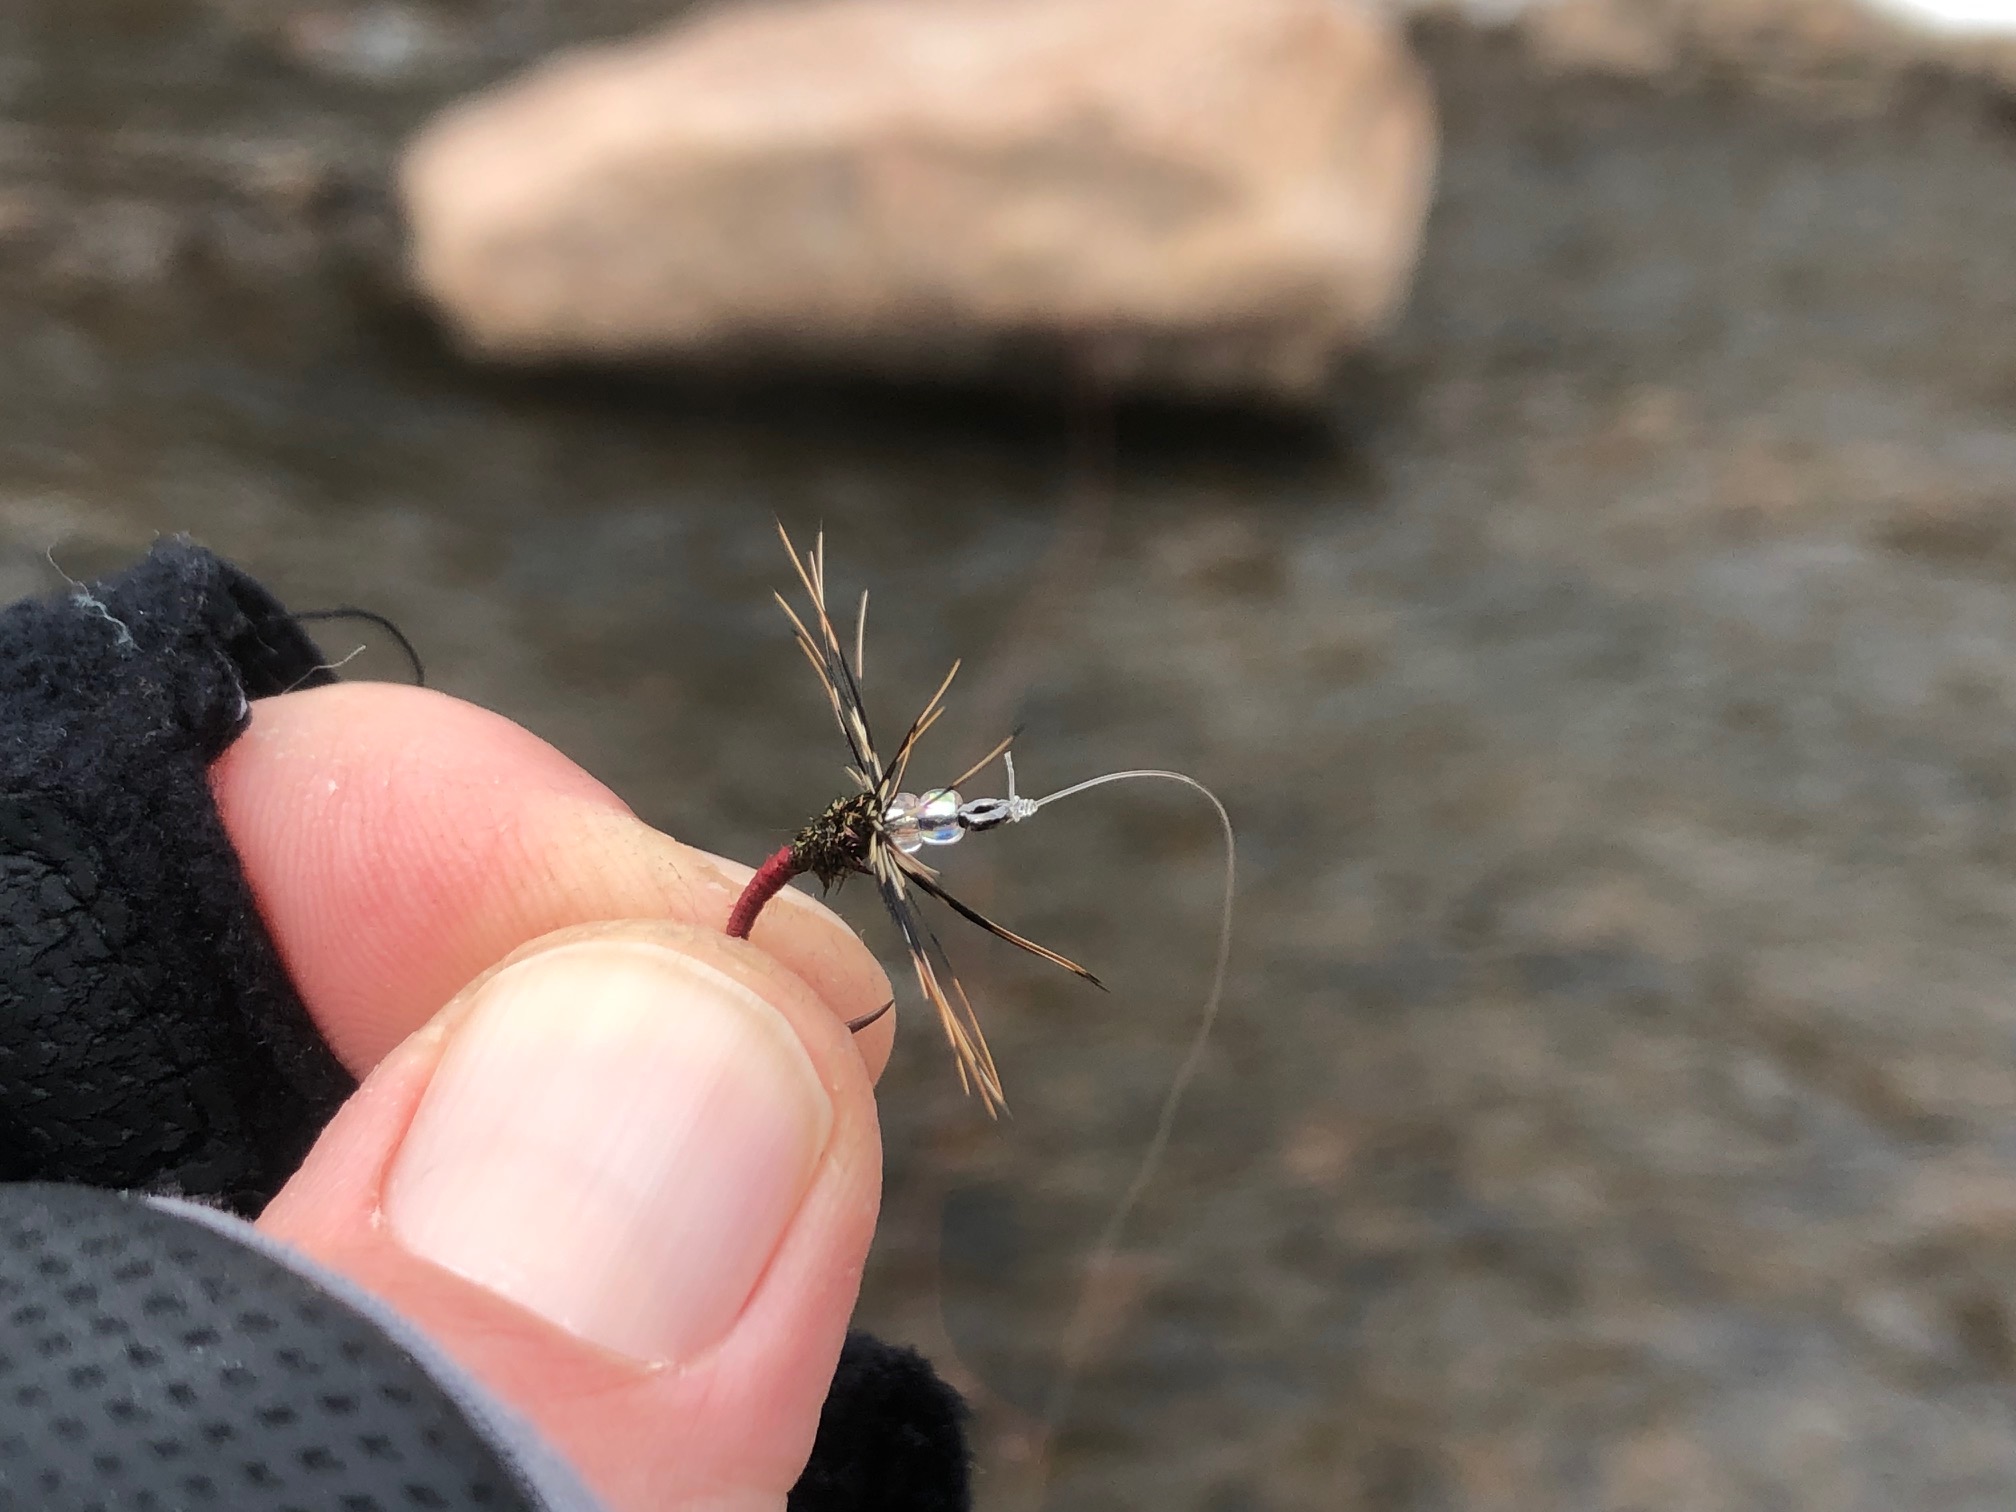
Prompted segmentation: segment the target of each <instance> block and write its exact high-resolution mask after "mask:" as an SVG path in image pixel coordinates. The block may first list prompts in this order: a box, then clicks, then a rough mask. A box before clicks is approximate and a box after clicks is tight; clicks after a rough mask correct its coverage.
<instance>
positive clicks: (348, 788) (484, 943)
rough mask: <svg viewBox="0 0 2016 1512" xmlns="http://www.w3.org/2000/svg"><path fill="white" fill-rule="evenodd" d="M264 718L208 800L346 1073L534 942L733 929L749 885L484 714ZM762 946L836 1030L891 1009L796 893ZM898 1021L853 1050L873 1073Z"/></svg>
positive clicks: (542, 746) (874, 978) (269, 709)
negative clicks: (631, 929)
mask: <svg viewBox="0 0 2016 1512" xmlns="http://www.w3.org/2000/svg"><path fill="white" fill-rule="evenodd" d="M252 708H253V714H252V723H251V726H250V728H249V729H247V730H246V732H245V733H244V734H243V735H241V736H240V737H239V739H238V740H237V742H236V743H235V744H233V745H232V746H231V748H230V749H229V750H228V751H226V752H225V754H224V755H223V757H222V758H220V759H219V760H218V762H217V763H216V764H215V766H213V767H212V769H211V786H212V790H213V792H214V793H215V795H216V799H217V806H218V810H219V812H220V813H221V814H222V816H223V819H224V826H225V828H226V830H227V831H228V832H229V833H230V836H231V841H232V844H233V845H234V846H235V847H236V849H237V852H238V855H239V858H240V861H241V862H242V864H243V866H244V869H245V875H246V877H247V879H248V881H249V882H250V883H251V886H252V891H253V894H254V896H255V897H256V898H257V899H258V902H259V908H260V912H261V914H262V915H263V916H264V917H265V920H266V924H267V927H268V929H269V931H270V932H271V933H272V936H273V939H274V942H275V944H276V945H277V946H278V947H279V950H280V955H281V959H282V960H283V961H284V962H285V964H286V966H287V969H288V972H289V974H290V975H291V976H292V977H293V980H294V983H295V985H296V986H297V987H298V988H299V990H300V992H301V995H302V997H303V998H304V999H305V1000H306V1002H307V1004H308V1008H309V1011H310V1013H312V1014H313V1015H314V1018H315V1021H316V1024H317V1027H319V1028H320V1029H321V1031H322V1034H323V1036H324V1037H325V1038H326V1039H327V1040H328V1041H329V1043H330V1045H331V1047H332V1048H333V1049H334V1050H335V1052H336V1054H337V1056H338V1057H339V1058H340V1059H341V1060H342V1061H343V1063H344V1064H345V1065H346V1066H347V1067H349V1068H350V1070H352V1071H353V1072H357V1073H360V1074H361V1073H362V1072H364V1071H366V1070H368V1069H369V1068H370V1067H372V1066H374V1065H376V1064H377V1063H378V1061H379V1060H381V1059H382V1058H383V1057H384V1056H385V1054H386V1053H387V1052H388V1051H390V1050H391V1049H392V1047H393V1046H395V1045H397V1044H398V1043H399V1042H400V1041H401V1040H403V1039H404V1038H405V1037H406V1036H407V1035H408V1034H410V1033H412V1032H413V1031H414V1030H415V1029H417V1028H419V1027H420V1026H421V1025H422V1024H424V1023H425V1022H426V1021H427V1020H428V1019H429V1018H430V1017H431V1016H432V1015H433V1014H434V1012H435V1010H436V1009H438V1008H440V1006H441V1005H442V1004H443V1003H446V1002H447V1001H448V1000H449V999H450V998H452V997H453V996H454V995H455V994H456V993H457V992H459V991H460V990H461V989H462V987H463V986H464V985H466V984H467V983H468V982H470V981H472V980H473V979H474V978H475V977H476V976H478V975H479V974H480V973H482V972H483V971H485V970H487V969H488V968H489V967H490V966H492V965H494V964H495V963H496V962H498V961H500V960H502V959H503V958H504V957H505V956H507V955H509V954H510V953H511V952H512V951H514V950H516V949H517V948H518V947H519V946H521V945H523V944H525V943H526V942H527V941H530V940H533V939H537V938H538V937H540V936H542V935H545V934H549V933H551V932H552V931H553V930H556V929H564V928H566V927H568V926H570V925H576V924H588V923H595V922H599V921H604V920H611V919H668V920H671V921H673V922H675V923H681V924H691V925H695V926H698V927H701V928H712V929H719V928H721V927H722V925H723V923H724V921H725V920H726V918H727V916H728V910H729V908H730V906H731V905H732V904H733V902H734V900H735V897H736V895H737V894H738V893H739V892H740V891H741V888H742V885H743V884H744V883H745V882H746V881H748V879H749V876H750V868H749V867H747V866H743V865H741V864H739V863H737V862H734V861H729V860H726V859H724V858H722V857H719V856H714V855H710V854H708V853H707V852H705V851H700V850H695V849H693V848H692V847H691V846H687V845H682V844H680V843H679V842H678V841H676V840H674V839H672V838H671V837H670V836H668V835H664V834H661V833H659V832H658V831H657V830H654V829H652V828H651V827H650V826H649V825H647V824H645V823H643V822H642V821H641V820H639V819H637V818H636V817H635V816H634V815H632V814H631V813H630V811H629V809H628V808H627V807H625V806H624V804H623V803H622V801H621V800H620V799H618V798H617V797H616V795H615V794H614V793H612V792H610V791H609V790H608V789H607V788H606V787H604V786H603V785H602V784H601V783H599V782H597V781H596V780H595V779H594V778H593V777H591V776H589V774H588V773H587V772H585V771H583V770H582V769H581V768H580V767H578V766H576V765H575V764H574V763H573V762H571V761H569V760H568V759H567V758H566V757H565V756H563V755H561V754H560V752H558V751H556V750H554V749H553V747H551V746H549V745H547V744H546V743H545V742H544V741H542V740H540V739H538V737H536V736H534V735H533V734H531V733H530V732H529V731H527V730H525V729H523V728H521V727H520V726H518V725H515V724H512V723H511V722H510V721H509V720H507V719H504V718H502V717H501V716H499V715H496V714H492V713H490V712H488V711H487V710H484V709H479V708H477V707H476V706H474V705H473V704H467V703H463V702H461V701H460V700H457V699H453V698H449V697H447V696H445V695H443V694H440V693H435V692H430V691H428V690H425V689H420V688H408V687H397V686H392V685H388V684H383V683H338V684H335V685H333V686H330V687H325V688H317V689H313V690H311V691H307V692H301V693H290V694H287V695H285V696H284V697H280V698H274V699H265V700H261V701H259V702H257V703H255V704H254V705H253V706H252ZM750 944H751V946H753V947H754V948H756V949H759V950H761V951H763V952H765V953H766V954H768V955H769V956H771V957H773V958H774V959H775V960H776V961H777V962H778V963H779V964H780V965H782V966H783V967H784V968H785V969H787V970H788V971H790V972H791V973H792V974H794V975H795V976H797V977H799V978H800V979H802V980H803V981H804V982H805V983H806V984H807V985H808V986H809V987H811V988H812V990H813V991H814V992H815V993H817V994H818V995H819V997H820V998H821V999H823V1000H824V1001H825V1002H826V1003H827V1005H828V1006H829V1007H830V1008H831V1009H832V1010H833V1012H834V1013H836V1014H838V1015H839V1016H840V1017H842V1018H843V1019H854V1018H859V1017H862V1016H863V1015H866V1014H870V1013H873V1012H874V1011H875V1010H876V1009H877V1008H879V1007H881V1006H882V1005H883V1004H884V1003H886V1002H887V1001H888V1000H889V996H890V993H889V981H888V978H887V977H886V976H885V975H884V974H883V972H882V969H881V967H880V966H878V965H877V964H876V962H875V959H874V957H873V956H872V955H870V954H869V953H868V951H867V949H866V948H865V947H864V946H863V945H862V944H861V942H860V941H859V940H858V939H857V938H856V937H855V935H854V933H853V932H852V931H851V930H849V929H848V928H847V926H846V925H845V924H844V923H842V922H841V921H840V919H839V918H838V917H837V916H836V915H834V914H833V913H832V912H831V911H830V910H828V909H827V908H825V907H824V906H823V905H821V904H820V903H818V902H817V901H815V900H814V899H812V898H810V897H808V896H806V895H805V894H804V893H801V892H798V891H796V890H795V889H791V888H786V889H785V890H784V891H783V892H782V893H780V894H779V895H778V897H777V898H776V899H775V900H774V901H773V902H772V903H771V905H770V907H769V908H767V909H766V910H765V911H764V913H763V916H762V918H761V919H760V920H759V922H758V923H757V925H756V928H755V930H754V932H753V933H752V935H751V938H750ZM892 1017H893V1016H892V1015H885V1016H884V1017H883V1018H882V1019H880V1020H878V1021H877V1022H876V1023H875V1024H873V1025H871V1026H869V1027H868V1028H866V1029H864V1030H863V1031H862V1032H861V1033H860V1034H859V1035H857V1036H855V1042H856V1044H857V1046H858V1047H859V1049H860V1051H861V1053H862V1056H863V1058H864V1059H865V1060H866V1061H867V1063H868V1068H869V1071H870V1072H871V1074H873V1075H878V1076H879V1075H880V1074H881V1070H882V1067H883V1065H884V1064H885V1063H886V1062H887V1060H888V1056H889V1047H890V1043H891V1039H892V1036H893V1034H894V1025H893V1023H892V1022H891V1021H890V1020H891V1018H892Z"/></svg>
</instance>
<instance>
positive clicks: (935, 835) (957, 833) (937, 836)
mask: <svg viewBox="0 0 2016 1512" xmlns="http://www.w3.org/2000/svg"><path fill="white" fill-rule="evenodd" d="M965 801H966V800H965V799H963V798H961V797H960V796H959V792H958V789H956V788H933V789H931V791H930V792H928V793H926V794H925V795H924V798H923V801H922V802H921V803H919V805H918V807H917V828H918V832H919V833H920V834H921V835H922V836H923V838H924V843H925V844H926V845H951V844H952V843H953V842H955V841H957V840H959V839H961V838H962V837H963V836H964V835H965V833H966V829H965V826H963V825H962V824H960V822H959V805H960V804H962V803H964V802H965Z"/></svg>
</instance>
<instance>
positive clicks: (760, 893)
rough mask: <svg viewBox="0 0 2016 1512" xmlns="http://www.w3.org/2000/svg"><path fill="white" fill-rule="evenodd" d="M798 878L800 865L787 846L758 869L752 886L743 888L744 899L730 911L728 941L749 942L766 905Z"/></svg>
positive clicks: (739, 900) (751, 881)
mask: <svg viewBox="0 0 2016 1512" xmlns="http://www.w3.org/2000/svg"><path fill="white" fill-rule="evenodd" d="M797 875H798V863H797V862H796V861H794V860H793V859H792V857H791V847H790V846H788V845H786V846H783V847H782V848H780V849H779V850H778V852H777V853H776V854H775V855H774V856H772V857H771V858H770V859H769V860H768V861H765V862H764V863H763V864H762V865H761V866H759V867H757V868H756V875H755V876H753V877H751V878H750V879H749V885H748V886H747V887H745V888H743V889H742V896H741V897H739V898H737V899H736V900H735V906H734V908H732V909H730V910H729V913H728V938H729V939H731V940H746V939H748V938H749V931H750V930H752V929H754V928H755V927H756V916H757V915H758V914H760V913H762V912H763V905H764V904H766V903H768V902H769V901H770V900H771V899H772V898H774V897H776V896H777V894H778V892H779V891H780V890H781V889H782V888H783V886H784V884H785V883H786V882H789V881H790V880H791V879H792V878H793V877H795V876H797Z"/></svg>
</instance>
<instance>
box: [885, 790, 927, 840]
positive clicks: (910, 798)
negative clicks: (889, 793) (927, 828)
mask: <svg viewBox="0 0 2016 1512" xmlns="http://www.w3.org/2000/svg"><path fill="white" fill-rule="evenodd" d="M923 803H924V800H923V799H921V798H919V797H918V796H917V795H916V794H915V793H898V794H897V795H896V796H895V797H894V798H891V799H890V800H889V807H887V808H886V809H884V810H883V811H882V827H883V828H884V829H885V830H887V831H888V832H889V839H890V842H891V843H892V844H894V845H895V847H896V849H898V850H899V851H901V852H903V854H904V855H906V856H914V855H916V854H917V852H918V851H920V850H922V849H923V848H924V836H923V834H922V833H921V831H920V830H919V827H918V824H917V810H918V809H919V808H921V807H923Z"/></svg>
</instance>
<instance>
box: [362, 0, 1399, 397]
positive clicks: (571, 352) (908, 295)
mask: <svg viewBox="0 0 2016 1512" xmlns="http://www.w3.org/2000/svg"><path fill="white" fill-rule="evenodd" d="M1434 156H1435V124H1434V109H1433V104H1432V101H1431V98H1430V95H1429V92H1428V89H1427V86H1426V84H1425V82H1424V80H1423V77H1422V76H1421V74H1420V72H1419V71H1418V70H1417V68H1416V65H1415V64H1414V62H1413V60H1412V58H1411V56H1410V55H1409V53H1408V52H1407V50H1406V48H1405V46H1404V44H1403V42H1402V41H1401V39H1400V38H1399V37H1398V36H1397V35H1396V33H1395V32H1394V31H1393V29H1392V27H1391V25H1390V24H1389V23H1388V22H1387V21H1385V20H1384V19H1382V18H1380V17H1378V16H1375V15H1372V14H1368V13H1366V12H1363V11H1360V10H1357V9H1354V8H1352V7H1351V6H1349V5H1346V4H1340V3H1338V0H1240V3H1238V4H1235V5H1227V4H1224V3H1222V0H818V3H802V4H788V5H785V4H778V5H752V6H746V7H736V8H733V9H728V10H722V11H719V12H715V13H713V14H711V15H708V16H705V17H703V18H701V19H699V20H697V21H693V22H691V23H687V24H682V25H679V26H676V27H674V28H672V29H671V30H668V31H665V32H663V33H660V34H658V35H656V36H653V37H648V38H644V39H641V40H634V41H630V42H626V43H622V44H618V45H613V46H604V47H598V48H593V49H588V50H583V51H578V52H574V53H571V54H565V55H562V56H560V57H558V58H556V59H554V60H552V61H550V62H548V63H545V64H544V65H542V66H539V67H537V68H535V69H534V70H533V71H531V72H530V73H528V74H526V75H525V76H523V77H521V78H519V79H517V80H515V81H512V82H508V83H506V84H504V85H502V86H499V87H498V88H496V89H493V90H491V91H490V92H488V93H485V94H482V95H479V96H477V97H475V98H473V99H470V100H468V101H466V102H463V103H461V104H459V105H457V106H455V107H453V108H452V109H450V110H449V111H448V112H447V113H445V114H444V115H442V116H441V117H439V118H437V119H436V120H435V121H434V122H432V123H431V124H430V125H429V126H428V127H426V128H425V129H424V130H423V131H422V133H421V134H420V136H419V137H418V139H417V140H416V141H415V142H413V143H412V145H411V147H410V148H409V150H408V153H407V155H406V159H405V162H404V165H403V171H402V176H401V183H402V190H403V196H404V202H405V208H406V213H407V218H408V223H409V226H410V228H411V248H410V263H411V270H412V276H413V278H414V279H415V281H416V282H417V284H418V286H419V288H420V289H421V290H423V291H424V292H425V294H426V295H427V296H429V297H430V298H431V299H432V300H433V301H434V303H435V304H436V305H437V306H438V308H439V309H440V311H441V312H442V314H443V315H444V317H445V318H446V320H447V321H448V323H449V325H450V326H451V327H452V329H453V330H454V331H455V332H456V334H457V336H458V337H459V339H460V340H461V341H462V342H463V343H464V344H465V345H466V347H467V348H468V349H469V350H470V351H472V352H474V353H477V354H481V355H486V356H491V357H497V358H505V359H513V360H521V361H542V360H553V359H563V360H575V359H582V358H588V359H597V358H611V359H673V360H682V361H683V360H691V359H700V360H718V361H726V362H729V363H732V364H745V363H759V364H760V363H768V362H773V361H783V362H786V363H803V362H808V361H809V362H812V363H815V364H819V365H826V364H831V363H837V364H839V365H842V366H849V367H861V368H867V369H872V370H878V371H882V372H887V373H893V374H897V375H904V376H928V375H937V374H949V375H955V376H964V377H980V378H985V377H989V376H993V375H995V374H997V373H1000V372H1002V371H1004V370H1008V369H1013V368H1015V367H1017V366H1019V365H1021V364H1022V363H1024V362H1026V361H1027V360H1028V359H1030V358H1032V357H1034V358H1054V357H1057V356H1060V355H1068V356H1072V357H1074V358H1077V359H1080V360H1084V359H1088V358H1089V359H1091V360H1095V361H1096V362H1097V363H1098V365H1099V367H1100V369H1101V370H1102V371H1103V372H1104V373H1105V374H1107V375H1108V376H1109V377H1110V378H1111V379H1112V380H1113V381H1115V382H1118V383H1120V384H1123V385H1130V386H1135V387H1140V388H1147V389H1160V390H1164V391H1174V392H1178V393H1191V394H1206V395H1218V396H1241V395H1244V396H1257V397H1263V398H1265V397H1280V398H1289V399H1295V398H1305V399H1306V398H1307V397H1309V396H1311V395H1313V394H1316V393H1318V392H1320V391H1321V388H1322V385H1323V383H1324V381H1325V379H1326V378H1327V376H1328V375H1329V373H1330V372H1331V370H1332V368H1333V366H1334V364H1335V361H1336V359H1337V358H1338V356H1339V355H1340V354H1341V353H1343V352H1345V351H1347V350H1349V349H1351V348H1352V347H1354V346H1356V345H1358V344H1359V343H1361V342H1363V341H1364V340H1366V339H1367V337H1368V336H1370V335H1372V334H1373V333H1375V332H1376V331H1377V330H1378V329H1379V328H1380V327H1381V325H1382V324H1383V323H1384V322H1385V321H1387V320H1388V318H1389V317H1390V316H1391V315H1392V314H1393V313H1394V311H1395V309H1396V307H1397V306H1398V304H1399V303H1400V301H1401V300H1402V298H1403V296H1404V294H1405V291H1406V287H1407V283H1408V279H1409V276H1410V274H1411V272H1412V269H1413V265H1414V261H1415V255H1416V250H1417V247H1418V244H1419V240H1420V233H1421V225H1422V221H1423V219H1424V216H1425V212H1426V207H1427V203H1428V196H1429V189H1430V183H1431V179H1432V175H1433V165H1434Z"/></svg>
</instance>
